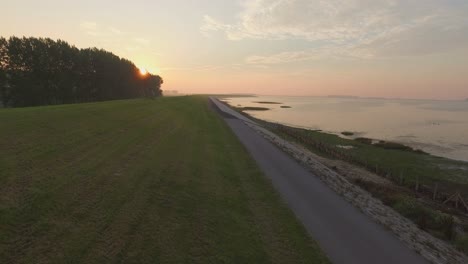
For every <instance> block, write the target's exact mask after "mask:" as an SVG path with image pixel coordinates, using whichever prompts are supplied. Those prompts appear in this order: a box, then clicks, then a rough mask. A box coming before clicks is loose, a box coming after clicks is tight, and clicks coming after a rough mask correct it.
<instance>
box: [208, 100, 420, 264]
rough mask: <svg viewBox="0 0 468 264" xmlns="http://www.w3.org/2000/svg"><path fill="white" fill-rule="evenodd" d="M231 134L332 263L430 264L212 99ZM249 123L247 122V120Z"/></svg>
mask: <svg viewBox="0 0 468 264" xmlns="http://www.w3.org/2000/svg"><path fill="white" fill-rule="evenodd" d="M211 100H212V102H213V103H214V104H215V105H216V106H217V107H216V110H217V111H218V112H219V113H220V114H221V116H222V117H223V119H224V120H225V121H226V123H227V124H228V125H229V127H231V129H232V131H233V132H234V134H236V135H237V137H238V138H239V140H240V141H241V142H242V143H243V145H244V146H245V147H246V148H247V150H248V151H249V152H250V154H251V156H252V157H253V158H254V160H255V161H256V162H257V164H258V166H259V167H260V169H261V170H262V171H263V173H264V174H265V176H266V177H268V178H269V179H271V181H272V183H273V185H274V187H275V188H276V189H277V190H278V191H279V192H280V194H281V196H282V198H283V200H284V201H285V202H286V203H287V204H288V206H289V207H290V208H291V209H292V210H293V212H294V213H295V214H296V216H297V218H298V219H299V220H300V221H301V222H302V224H303V225H304V226H305V228H306V229H307V231H308V232H309V234H310V235H311V236H312V237H313V238H314V239H315V240H316V241H317V242H318V243H319V244H320V246H321V248H322V249H323V250H324V251H325V253H326V254H327V255H328V257H329V259H330V260H331V261H332V262H333V263H335V264H341V263H346V264H354V263H355V264H390V263H391V264H394V263H398V264H406V263H408V264H413V263H414V264H419V263H428V262H427V261H426V260H425V259H423V258H422V257H421V256H420V255H418V254H417V253H416V252H414V251H412V250H411V249H409V248H408V247H406V246H405V245H404V244H403V242H401V241H400V240H398V238H397V237H396V236H395V235H393V234H392V233H391V232H389V231H387V230H386V229H384V228H383V227H382V226H380V225H378V224H377V223H375V222H374V221H372V220H371V219H370V218H368V217H367V216H365V215H364V214H362V213H361V212H360V211H359V210H357V209H356V208H355V207H353V206H352V205H351V204H349V203H348V202H346V201H345V200H344V199H343V198H342V197H341V196H339V195H338V194H337V193H335V192H334V191H333V190H332V189H330V188H329V187H327V186H326V185H325V184H324V183H323V182H322V181H320V180H319V179H318V177H316V176H315V175H313V174H312V173H311V172H309V171H308V170H307V169H305V168H304V167H303V166H302V165H300V164H299V163H298V162H296V161H295V160H294V159H293V158H291V157H290V156H289V155H287V154H286V153H284V152H282V151H281V150H279V149H278V148H277V147H276V146H274V145H273V144H272V143H270V142H269V141H267V140H266V139H264V138H263V137H261V136H260V135H259V134H257V133H256V132H255V131H254V130H252V129H251V128H249V127H248V126H247V125H245V124H244V121H249V120H248V119H246V118H245V117H244V116H242V115H240V114H238V113H236V112H235V111H233V110H232V109H230V108H229V107H226V106H225V105H224V104H222V103H220V102H219V101H217V99H214V98H211ZM250 122H251V121H250Z"/></svg>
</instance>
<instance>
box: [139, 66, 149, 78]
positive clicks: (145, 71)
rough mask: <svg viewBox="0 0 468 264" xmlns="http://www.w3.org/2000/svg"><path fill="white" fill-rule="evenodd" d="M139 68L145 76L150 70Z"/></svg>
mask: <svg viewBox="0 0 468 264" xmlns="http://www.w3.org/2000/svg"><path fill="white" fill-rule="evenodd" d="M139 70H140V74H141V75H142V76H145V75H147V74H148V71H147V70H146V69H145V68H139Z"/></svg>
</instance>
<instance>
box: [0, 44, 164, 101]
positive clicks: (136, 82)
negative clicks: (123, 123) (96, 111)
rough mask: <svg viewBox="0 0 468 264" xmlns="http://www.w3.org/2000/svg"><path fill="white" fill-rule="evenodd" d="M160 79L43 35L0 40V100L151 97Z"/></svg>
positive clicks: (123, 61)
mask: <svg viewBox="0 0 468 264" xmlns="http://www.w3.org/2000/svg"><path fill="white" fill-rule="evenodd" d="M162 82H163V81H162V78H161V77H160V76H158V75H152V74H147V75H141V74H140V73H139V70H138V68H137V67H136V66H135V65H134V64H133V63H132V62H131V61H129V60H126V59H123V58H119V57H118V56H116V55H114V54H112V53H111V52H108V51H105V50H102V49H97V48H89V49H78V48H76V47H74V46H71V45H70V44H68V43H67V42H65V41H62V40H57V41H54V40H52V39H49V38H25V37H23V38H18V37H10V38H9V39H8V40H7V39H5V38H0V101H1V102H2V104H3V105H5V106H34V105H47V104H62V103H77V102H90V101H103V100H113V99H126V98H136V97H143V96H148V97H154V96H160V95H161V89H160V88H161V84H162Z"/></svg>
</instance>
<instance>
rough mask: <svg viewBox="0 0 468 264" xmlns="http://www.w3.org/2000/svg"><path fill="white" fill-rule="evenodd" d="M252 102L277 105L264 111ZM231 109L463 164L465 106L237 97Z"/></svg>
mask: <svg viewBox="0 0 468 264" xmlns="http://www.w3.org/2000/svg"><path fill="white" fill-rule="evenodd" d="M256 101H274V102H281V103H283V104H282V105H288V106H291V107H292V108H290V109H283V108H280V106H281V105H266V104H259V103H255V102H256ZM227 102H228V103H230V104H231V105H233V106H263V107H268V108H271V110H269V111H250V112H248V113H249V114H251V115H253V116H255V117H257V118H260V119H264V120H268V121H273V122H278V123H283V124H286V125H292V126H297V127H305V128H311V129H321V130H323V131H326V132H331V133H335V134H339V133H341V132H342V131H352V132H355V134H356V136H362V137H368V138H373V139H382V140H389V141H395V142H400V143H403V144H406V145H409V146H412V147H415V148H418V149H422V150H424V151H426V152H428V153H431V154H434V155H438V156H442V157H447V158H452V159H457V160H464V161H468V101H430V100H406V99H402V100H399V99H367V98H334V97H284V96H281V97H278V96H258V97H238V98H229V99H228V100H227Z"/></svg>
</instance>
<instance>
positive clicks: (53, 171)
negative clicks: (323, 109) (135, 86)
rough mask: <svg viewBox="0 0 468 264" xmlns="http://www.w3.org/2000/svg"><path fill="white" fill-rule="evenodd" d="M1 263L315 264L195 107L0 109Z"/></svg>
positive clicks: (302, 236) (216, 124) (152, 103)
mask: <svg viewBox="0 0 468 264" xmlns="http://www.w3.org/2000/svg"><path fill="white" fill-rule="evenodd" d="M0 126H1V129H0V151H1V155H0V193H1V196H0V262H1V263H115V262H125V263H326V262H327V260H326V258H325V257H324V255H323V254H322V253H321V251H320V250H319V248H318V247H317V245H316V244H315V242H313V241H312V240H311V239H310V238H309V237H308V236H307V234H306V232H305V230H304V228H303V227H302V226H301V225H300V224H299V223H298V222H297V220H296V219H295V217H294V215H293V214H292V212H291V211H290V210H289V209H288V208H287V207H286V206H285V205H284V204H282V202H281V201H280V197H279V195H278V194H277V193H276V192H275V191H274V189H273V187H272V186H271V185H270V183H269V182H268V181H267V180H266V179H265V178H264V177H263V175H262V174H261V172H260V171H259V169H258V168H257V166H256V164H255V163H254V161H253V160H252V159H251V158H250V157H249V155H248V153H247V152H246V150H245V149H244V148H243V146H242V145H241V144H240V143H239V142H238V140H237V139H236V138H235V136H234V135H233V134H232V133H231V131H230V130H229V128H228V127H227V126H226V125H225V123H224V122H223V121H222V120H221V119H220V118H219V117H218V116H217V115H216V113H214V112H213V111H211V110H210V108H209V105H208V102H207V99H206V98H203V97H173V98H160V99H156V100H127V101H113V102H102V103H89V104H78V105H62V106H49V107H37V108H23V109H1V110H0Z"/></svg>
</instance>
